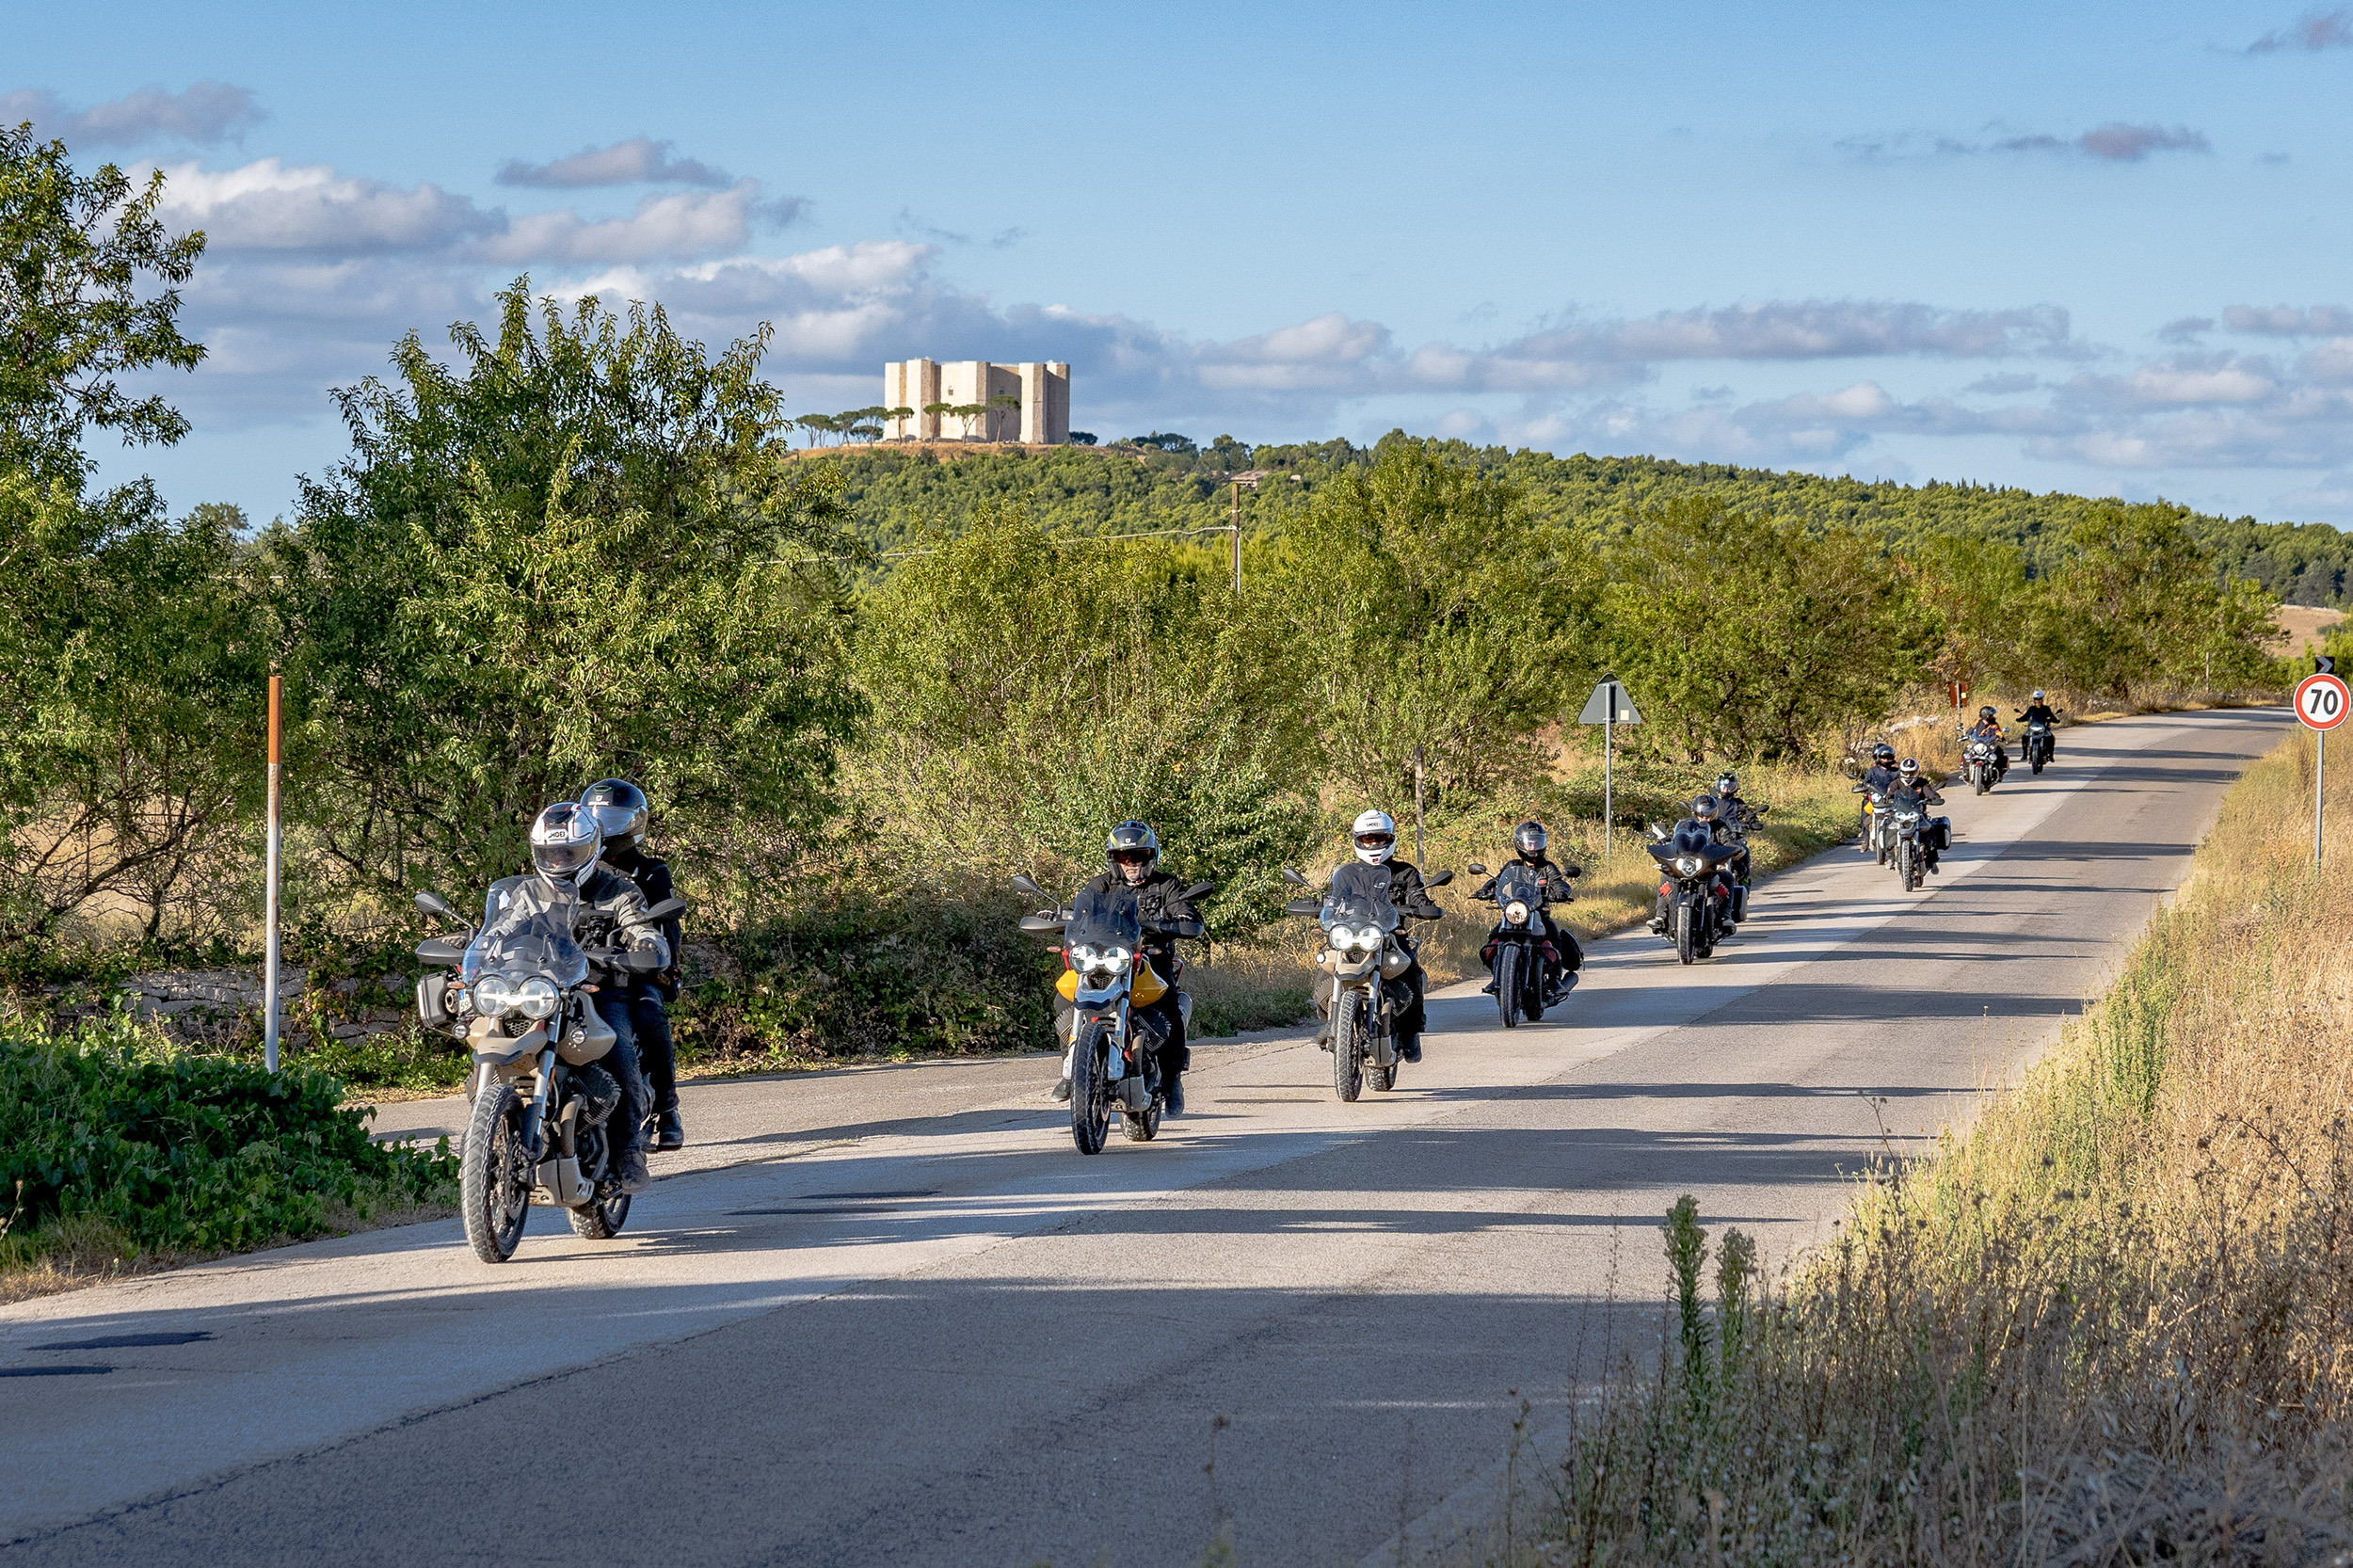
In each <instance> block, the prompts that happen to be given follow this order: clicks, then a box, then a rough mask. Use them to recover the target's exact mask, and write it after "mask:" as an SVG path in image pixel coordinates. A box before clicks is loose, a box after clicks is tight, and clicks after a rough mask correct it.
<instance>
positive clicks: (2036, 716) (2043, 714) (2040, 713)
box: [2018, 702, 2058, 729]
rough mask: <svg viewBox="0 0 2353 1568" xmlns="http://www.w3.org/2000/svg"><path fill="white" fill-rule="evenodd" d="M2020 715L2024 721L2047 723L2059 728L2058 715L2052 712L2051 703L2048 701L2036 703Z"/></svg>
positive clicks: (2026, 722) (2028, 722)
mask: <svg viewBox="0 0 2353 1568" xmlns="http://www.w3.org/2000/svg"><path fill="white" fill-rule="evenodd" d="M2018 717H2019V719H2020V721H2021V722H2022V723H2025V724H2047V725H2049V726H2050V727H2051V728H2054V729H2057V728H2058V715H2057V713H2054V712H2051V705H2050V704H2049V703H2047V702H2038V703H2036V704H2035V705H2034V706H2032V707H2031V708H2028V709H2027V710H2026V711H2025V712H2023V713H2021V714H2019V715H2018Z"/></svg>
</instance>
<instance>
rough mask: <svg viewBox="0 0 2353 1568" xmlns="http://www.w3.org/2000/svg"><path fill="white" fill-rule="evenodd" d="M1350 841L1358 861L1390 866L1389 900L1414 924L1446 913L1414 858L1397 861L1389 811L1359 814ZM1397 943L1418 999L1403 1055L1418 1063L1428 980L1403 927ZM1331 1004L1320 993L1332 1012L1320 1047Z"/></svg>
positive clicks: (1408, 1017) (1407, 1016)
mask: <svg viewBox="0 0 2353 1568" xmlns="http://www.w3.org/2000/svg"><path fill="white" fill-rule="evenodd" d="M1349 840H1350V842H1351V843H1352V844H1353V846H1354V848H1355V851H1356V858H1357V859H1358V860H1360V861H1362V862H1364V863H1365V864H1366V865H1368V866H1385V867H1386V868H1388V872H1389V902H1390V903H1391V904H1394V905H1396V907H1397V909H1398V911H1399V912H1400V913H1401V914H1402V915H1404V916H1405V917H1406V918H1407V919H1409V920H1437V919H1438V918H1439V917H1440V916H1442V915H1444V914H1445V913H1446V911H1445V910H1443V909H1441V908H1439V907H1438V901H1437V900H1435V899H1433V898H1432V897H1431V896H1430V889H1429V888H1426V887H1424V886H1423V885H1422V880H1421V868H1420V867H1418V866H1417V865H1415V864H1414V863H1413V862H1412V861H1410V860H1400V859H1399V858H1398V857H1397V824H1396V823H1395V822H1393V821H1391V820H1390V817H1389V814H1388V813H1387V812H1386V811H1383V810H1379V809H1377V808H1375V809H1368V810H1365V811H1362V812H1360V813H1358V814H1357V817H1356V822H1355V825H1354V826H1353V827H1352V828H1351V829H1350V830H1349ZM1397 942H1398V946H1400V947H1401V948H1403V949H1404V950H1405V955H1406V956H1407V957H1408V958H1410V959H1412V960H1413V967H1412V968H1409V969H1407V970H1406V971H1405V972H1404V973H1403V974H1401V975H1400V976H1399V977H1398V979H1399V981H1401V982H1402V983H1404V984H1407V985H1408V986H1410V987H1411V988H1412V990H1413V1000H1412V1001H1410V1002H1409V1003H1407V1004H1406V1009H1405V1012H1404V1013H1403V1014H1402V1015H1401V1016H1400V1017H1399V1018H1398V1022H1397V1031H1398V1054H1399V1055H1400V1056H1401V1057H1402V1058H1403V1059H1404V1060H1405V1061H1408V1062H1418V1061H1420V1060H1421V1034H1422V1029H1423V1027H1424V1026H1425V1025H1426V1024H1427V1023H1428V1022H1429V1010H1428V1008H1426V1007H1425V1006H1424V1005H1423V1000H1422V989H1423V981H1424V978H1425V977H1424V976H1423V974H1422V968H1421V957H1420V955H1419V954H1418V953H1417V952H1415V951H1414V944H1413V940H1412V938H1410V937H1408V936H1406V935H1405V933H1404V931H1403V930H1402V929H1401V930H1400V931H1399V932H1398V934H1397ZM1329 1005H1330V1004H1329V1002H1328V1001H1327V1000H1325V998H1324V997H1323V996H1322V995H1321V993H1318V995H1317V997H1316V1010H1317V1011H1318V1012H1320V1013H1326V1014H1327V1016H1325V1018H1324V1020H1323V1029H1322V1032H1321V1033H1319V1034H1318V1035H1317V1036H1316V1041H1317V1043H1318V1044H1319V1045H1321V1044H1322V1043H1324V1042H1326V1041H1328V1040H1330V1039H1331V1037H1332V1020H1331V1018H1330V1016H1328V1009H1329Z"/></svg>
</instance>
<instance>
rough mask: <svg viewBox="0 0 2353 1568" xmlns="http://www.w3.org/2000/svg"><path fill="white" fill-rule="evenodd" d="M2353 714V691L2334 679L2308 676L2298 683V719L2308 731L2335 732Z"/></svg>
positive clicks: (2332, 677) (2330, 676)
mask: <svg viewBox="0 0 2353 1568" xmlns="http://www.w3.org/2000/svg"><path fill="white" fill-rule="evenodd" d="M2347 712H2353V691H2348V690H2346V688H2345V682H2344V681H2343V680H2340V679H2339V678H2337V677H2336V676H2333V675H2308V676H2306V677H2305V678H2304V679H2303V680H2299V681H2297V683H2296V716H2297V718H2299V719H2301V720H2303V721H2304V728H2307V729H2334V728H2336V727H2337V726H2339V725H2341V724H2343V723H2344V722H2345V714H2346V713H2347Z"/></svg>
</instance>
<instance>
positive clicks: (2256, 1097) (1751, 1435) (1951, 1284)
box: [1480, 731, 2353, 1565]
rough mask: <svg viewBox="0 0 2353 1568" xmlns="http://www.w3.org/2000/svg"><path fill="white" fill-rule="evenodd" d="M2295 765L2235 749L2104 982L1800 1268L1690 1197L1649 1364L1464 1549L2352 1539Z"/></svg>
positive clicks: (2323, 948) (2322, 918)
mask: <svg viewBox="0 0 2353 1568" xmlns="http://www.w3.org/2000/svg"><path fill="white" fill-rule="evenodd" d="M2312 760H2313V758H2312V746H2311V744H2310V740H2309V738H2308V737H2307V736H2305V735H2304V734H2303V733H2302V732H2301V731H2298V732H2296V733H2294V734H2292V735H2291V736H2290V737H2289V738H2288V739H2287V740H2286V741H2285V742H2284V743H2283V744H2281V747H2280V748H2279V750H2278V751H2276V752H2275V753H2274V754H2273V755H2271V756H2270V757H2268V758H2266V759H2265V760H2262V761H2260V762H2258V763H2257V764H2256V765H2255V766H2254V767H2253V768H2251V769H2250V770H2249V772H2248V774H2247V775H2246V776H2245V777H2244V778H2243V779H2242V780H2241V781H2240V782H2239V783H2238V784H2237V785H2236V786H2235V787H2234V788H2233V790H2232V792H2230V794H2229V795H2228V797H2227V798H2226V800H2225V802H2224V804H2223V807H2222V810H2221V816H2220V820H2219V821H2218V823H2217V825H2216V827H2215V829H2214V832H2213V833H2212V835H2211V836H2210V837H2209V838H2208V840H2207V841H2206V843H2205V844H2204V846H2203V847H2202V848H2201V850H2200V851H2199V855H2198V860H2197V866H2196V870H2195V872H2194V873H2193V876H2192V878H2191V880H2190V882H2189V883H2188V884H2187V885H2186V886H2185V888H2183V890H2182V892H2181V894H2180V896H2179V898H2178V899H2177V900H2176V902H2175V903H2174V904H2173V905H2172V906H2171V908H2169V910H2166V911H2165V912H2163V913H2161V914H2159V915H2158V916H2157V917H2156V919H2155V921H2154V923H2153V926H2152V927H2151V929H2150V931H2149V933H2148V934H2147V936H2146V937H2145V938H2144V939H2143V940H2142V941H2141V942H2140V943H2139V944H2138V946H2137V948H2136V949H2135V950H2134V952H2133V953H2132V954H2131V956H2130V958H2129V960H2128V961H2127V963H2126V964H2125V966H2124V968H2123V970H2122V972H2121V975H2120V977H2119V978H2118V980H2117V983H2116V984H2115V985H2114V986H2113V987H2112V988H2111V989H2110V990H2109V992H2108V993H2107V994H2106V995H2105V997H2103V998H2102V999H2101V1000H2098V1001H2097V1002H2096V1003H2095V1004H2093V1005H2092V1006H2091V1007H2089V1009H2088V1010H2087V1011H2086V1013H2085V1015H2084V1016H2083V1017H2082V1018H2081V1019H2079V1020H2077V1021H2075V1022H2073V1023H2071V1024H2070V1025H2069V1026H2068V1027H2067V1028H2066V1030H2065V1031H2064V1032H2063V1035H2062V1038H2061V1040H2060V1043H2059V1045H2058V1046H2057V1048H2056V1049H2055V1050H2054V1051H2053V1052H2052V1053H2051V1054H2050V1055H2049V1056H2048V1057H2046V1058H2045V1059H2043V1060H2042V1061H2041V1062H2040V1063H2039V1064H2036V1065H2034V1066H2033V1067H2032V1068H2030V1069H2029V1070H2028V1072H2027V1073H2026V1075H2025V1080H2024V1081H2023V1083H2022V1085H2021V1086H2020V1087H2018V1088H2017V1089H2015V1090H2013V1091H2011V1092H2009V1093H2007V1094H2004V1095H2002V1096H1999V1097H1997V1098H1995V1099H1994V1100H1993V1101H1992V1102H1991V1103H1990V1104H1989V1105H1988V1107H1987V1108H1986V1110H1985V1112H1984V1113H1983V1114H1982V1115H1981V1116H1980V1117H1979V1119H1978V1120H1977V1123H1976V1125H1975V1126H1974V1127H1973V1128H1970V1129H1969V1130H1968V1131H1967V1132H1965V1133H1964V1134H1961V1135H1960V1136H1957V1137H1950V1138H1948V1139H1947V1140H1946V1141H1945V1144H1944V1146H1943V1147H1942V1148H1941V1150H1940V1151H1939V1152H1938V1153H1937V1154H1936V1155H1935V1156H1934V1157H1932V1158H1930V1159H1928V1160H1922V1161H1917V1162H1907V1163H1903V1164H1900V1165H1896V1166H1892V1167H1887V1168H1883V1169H1881V1170H1880V1171H1879V1172H1877V1173H1876V1174H1875V1176H1874V1179H1873V1181H1872V1182H1871V1183H1870V1184H1869V1185H1866V1186H1865V1187H1863V1188H1862V1189H1860V1190H1859V1192H1858V1195H1857V1198H1856V1201H1855V1204H1854V1208H1853V1210H1852V1212H1851V1215H1850V1217H1849V1220H1848V1222H1847V1223H1846V1224H1845V1225H1844V1226H1843V1227H1842V1230H1841V1234H1840V1235H1839V1237H1838V1239H1837V1240H1835V1241H1833V1243H1832V1244H1831V1245H1830V1246H1828V1247H1827V1248H1825V1249H1823V1250H1822V1251H1820V1252H1818V1253H1817V1254H1816V1255H1814V1256H1811V1257H1810V1258H1809V1259H1807V1260H1805V1261H1804V1263H1803V1264H1802V1266H1801V1268H1800V1269H1799V1270H1798V1272H1796V1274H1795V1275H1794V1277H1792V1278H1791V1279H1790V1280H1788V1281H1787V1283H1785V1285H1782V1286H1779V1287H1772V1286H1769V1285H1768V1284H1767V1282H1766V1281H1765V1280H1764V1279H1763V1278H1762V1276H1761V1275H1760V1274H1759V1272H1758V1271H1757V1269H1756V1266H1755V1257H1754V1253H1753V1247H1752V1246H1751V1244H1750V1243H1749V1241H1748V1240H1747V1239H1746V1238H1744V1237H1742V1236H1741V1235H1740V1234H1739V1233H1738V1232H1737V1231H1727V1232H1725V1233H1724V1234H1723V1235H1722V1236H1721V1238H1720V1239H1716V1240H1713V1241H1712V1243H1711V1240H1710V1239H1709V1238H1708V1237H1707V1236H1706V1235H1705V1232H1704V1231H1703V1230H1702V1228H1701V1226H1700V1224H1699V1216H1698V1215H1697V1213H1696V1211H1695V1209H1694V1208H1693V1207H1692V1206H1691V1204H1690V1201H1689V1199H1688V1198H1687V1199H1686V1200H1685V1201H1684V1202H1683V1203H1682V1204H1680V1205H1678V1206H1677V1207H1676V1208H1675V1209H1674V1210H1673V1212H1672V1213H1671V1214H1670V1215H1669V1216H1668V1221H1667V1224H1666V1227H1665V1237H1666V1252H1667V1257H1668V1262H1669V1291H1670V1296H1669V1303H1668V1308H1667V1314H1666V1334H1665V1341H1664V1344H1663V1347H1662V1353H1661V1355H1660V1357H1659V1359H1658V1361H1657V1363H1656V1364H1655V1365H1653V1366H1651V1367H1649V1368H1627V1369H1626V1371H1625V1375H1624V1376H1623V1377H1622V1378H1621V1379H1620V1381H1618V1382H1616V1383H1615V1384H1612V1385H1611V1386H1609V1388H1608V1389H1607V1390H1606V1391H1605V1392H1604V1393H1603V1394H1602V1395H1601V1396H1600V1397H1599V1398H1597V1399H1595V1400H1588V1401H1585V1402H1582V1403H1578V1404H1576V1405H1573V1406H1572V1418H1573V1430H1572V1432H1571V1440H1570V1446H1569V1448H1568V1452H1567V1454H1566V1456H1565V1462H1564V1463H1563V1464H1561V1467H1560V1469H1559V1470H1558V1471H1557V1473H1556V1474H1555V1476H1554V1479H1553V1480H1551V1481H1549V1482H1548V1483H1546V1484H1545V1485H1541V1486H1537V1487H1532V1488H1529V1489H1525V1490H1524V1491H1523V1493H1522V1495H1521V1496H1518V1497H1517V1498H1515V1499H1514V1503H1513V1520H1512V1523H1511V1526H1510V1528H1509V1530H1508V1531H1507V1530H1506V1529H1505V1528H1504V1527H1503V1526H1502V1525H1501V1523H1500V1522H1498V1525H1497V1530H1496V1531H1495V1539H1494V1540H1491V1541H1488V1542H1485V1543H1481V1545H1480V1550H1481V1553H1482V1554H1483V1557H1482V1560H1488V1561H1496V1562H1509V1563H1513V1564H1517V1563H1544V1564H1557V1563H1578V1564H1587V1563H1599V1562H1603V1561H1608V1562H1612V1563H1670V1562H1692V1563H1712V1562H1720V1561H1734V1562H1749V1561H1770V1562H1785V1563H1793V1564H1805V1563H1822V1564H1831V1563H1837V1564H1857V1565H1868V1564H1881V1563H1883V1564H1898V1563H1902V1564H1917V1563H1931V1564H1935V1563H1982V1564H1988V1565H1992V1564H2010V1563H2020V1562H2061V1561H2065V1562H2079V1563H2122V1562H2160V1561H2169V1562H2183V1563H2255V1562H2321V1561H2336V1560H2342V1558H2343V1555H2344V1554H2345V1552H2346V1551H2347V1550H2348V1549H2353V1128H2349V1127H2348V1125H2347V1120H2346V1117H2347V1110H2346V1107H2347V1104H2348V1102H2349V1101H2353V1016H2348V1013H2347V1009H2346V1005H2345V998H2346V996H2347V994H2348V987H2349V986H2353V960H2348V959H2347V958H2346V957H2345V950H2344V947H2343V943H2342V941H2341V940H2340V937H2341V934H2342V932H2343V931H2344V930H2345V925H2346V923H2347V922H2348V920H2353V875H2348V873H2353V848H2348V847H2346V846H2344V845H2342V844H2340V845H2339V846H2337V847H2334V848H2332V849H2331V851H2330V853H2329V861H2328V864H2327V865H2326V867H2324V868H2323V870H2322V872H2321V874H2319V875H2317V876H2316V875H2315V874H2314V871H2313V865H2312V840H2311V834H2310V830H2309V818H2308V816H2307V812H2308V811H2309V809H2310V804H2311V793H2310V791H2311V783H2310V780H2311V777H2312ZM2330 798H2332V799H2335V800H2336V801H2337V803H2338V809H2339V811H2340V812H2342V811H2344V810H2345V809H2346V808H2348V807H2353V785H2346V784H2338V785H2337V786H2336V787H2335V788H2333V789H2332V790H2331V791H2330ZM1711 1246H1712V1250H1713V1254H1714V1263H1715V1269H1714V1276H1715V1277H1714V1301H1713V1303H1712V1304H1710V1303H1709V1301H1708V1300H1707V1294H1708V1292H1707V1290H1706V1280H1705V1266H1706V1264H1707V1261H1708V1256H1709V1253H1710V1250H1711ZM1506 1540H1509V1541H1510V1542H1511V1543H1512V1544H1511V1546H1510V1547H1509V1549H1508V1550H1507V1549H1505V1548H1504V1547H1503V1546H1502V1543H1503V1542H1505V1541H1506Z"/></svg>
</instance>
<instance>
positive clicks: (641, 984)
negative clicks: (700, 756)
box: [580, 778, 686, 1150]
mask: <svg viewBox="0 0 2353 1568" xmlns="http://www.w3.org/2000/svg"><path fill="white" fill-rule="evenodd" d="M580 804H581V806H582V808H584V809H585V810H587V811H590V812H593V813H594V814H595V816H596V819H597V825H598V827H600V829H602V830H603V833H604V863H605V864H606V865H608V866H611V867H612V868H613V869H614V870H615V871H616V872H620V873H621V874H622V875H623V876H626V877H628V878H629V879H630V881H632V882H633V883H635V884H636V885H637V891H638V892H639V893H641V894H642V895H644V897H645V900H646V903H647V904H648V906H650V905H653V904H660V903H662V902H663V901H664V899H667V898H670V897H671V896H673V893H674V891H675V889H674V888H672V886H671V883H670V866H669V862H667V861H665V860H663V859H661V858H659V857H657V856H654V855H651V854H649V853H648V851H647V849H646V820H647V817H648V807H647V804H646V792H644V791H643V790H640V789H639V788H638V787H637V786H636V785H634V784H632V783H631V782H630V781H629V780H628V779H626V778H600V779H599V780H598V781H597V782H596V783H594V784H591V785H589V786H588V788H587V789H586V790H584V791H583V792H581V796H580ZM661 930H662V939H663V941H664V943H666V944H667V945H668V947H669V949H670V964H669V968H665V969H664V970H662V971H661V972H660V973H659V974H654V975H648V976H646V977H644V978H642V979H639V980H637V981H635V982H634V983H633V984H631V985H629V986H628V987H627V989H628V992H629V1016H630V1023H631V1026H632V1028H634V1029H635V1031H636V1032H637V1059H638V1062H639V1063H640V1064H642V1065H643V1067H644V1068H645V1072H646V1078H647V1080H648V1083H649V1084H650V1086H651V1087H652V1090H653V1116H654V1144H653V1146H654V1147H655V1148H656V1149H658V1150H667V1149H676V1148H682V1147H684V1146H685V1144H686V1124H685V1122H684V1121H683V1120H681V1119H680V1115H679V1108H678V1053H677V1049H676V1048H675V1047H674V1046H673V1044H672V1042H671V1039H670V1015H669V1013H668V1011H667V1007H666V1004H667V1003H670V1002H674V1001H676V1000H678V993H679V960H680V952H681V949H680V938H681V936H683V931H682V928H681V927H680V921H679V918H678V917H677V916H676V915H672V916H670V917H669V918H668V919H666V920H664V921H663V922H662V926H661Z"/></svg>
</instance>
